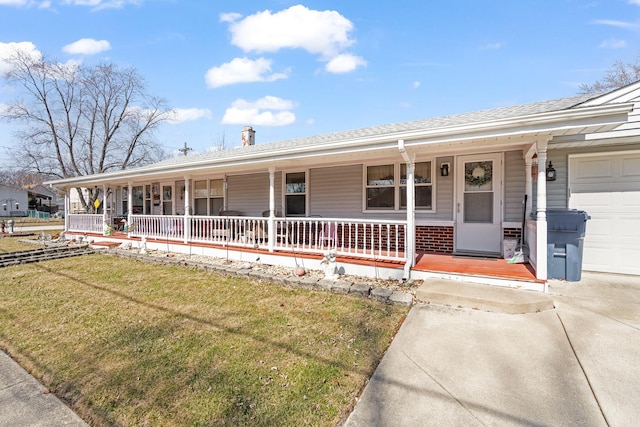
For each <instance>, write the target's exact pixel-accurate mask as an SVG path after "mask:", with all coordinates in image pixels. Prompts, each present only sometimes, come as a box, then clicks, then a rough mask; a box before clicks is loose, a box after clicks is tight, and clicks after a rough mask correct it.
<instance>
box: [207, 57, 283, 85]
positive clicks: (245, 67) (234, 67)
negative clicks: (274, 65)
mask: <svg viewBox="0 0 640 427" xmlns="http://www.w3.org/2000/svg"><path fill="white" fill-rule="evenodd" d="M286 78H287V74H286V73H271V60H269V59H265V58H258V59H256V60H255V61H254V60H252V59H249V58H235V59H233V60H232V61H231V62H227V63H226V64H222V65H221V66H219V67H213V68H210V69H209V70H208V71H207V73H206V74H205V81H206V83H207V86H208V87H211V88H216V87H220V86H226V85H232V84H235V83H249V82H272V81H274V80H279V79H286Z"/></svg>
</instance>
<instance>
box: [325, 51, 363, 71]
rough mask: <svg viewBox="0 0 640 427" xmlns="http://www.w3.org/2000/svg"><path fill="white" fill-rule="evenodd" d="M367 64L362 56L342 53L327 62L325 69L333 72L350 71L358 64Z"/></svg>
mask: <svg viewBox="0 0 640 427" xmlns="http://www.w3.org/2000/svg"><path fill="white" fill-rule="evenodd" d="M365 65H367V61H365V60H364V59H363V58H361V57H359V56H355V55H351V54H349V53H343V54H340V55H338V56H336V57H334V58H333V59H332V60H331V61H329V62H327V65H326V67H325V69H326V70H327V71H328V72H330V73H334V74H342V73H350V72H351V71H353V70H355V69H356V68H358V67H359V66H365Z"/></svg>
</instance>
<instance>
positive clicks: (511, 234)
mask: <svg viewBox="0 0 640 427" xmlns="http://www.w3.org/2000/svg"><path fill="white" fill-rule="evenodd" d="M502 238H503V239H510V240H519V239H520V229H519V228H504V229H503V230H502Z"/></svg>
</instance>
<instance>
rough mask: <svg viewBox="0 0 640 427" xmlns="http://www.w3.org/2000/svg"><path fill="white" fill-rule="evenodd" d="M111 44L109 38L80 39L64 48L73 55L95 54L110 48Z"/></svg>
mask: <svg viewBox="0 0 640 427" xmlns="http://www.w3.org/2000/svg"><path fill="white" fill-rule="evenodd" d="M110 49H111V45H110V44H109V42H108V41H107V40H95V39H80V40H78V41H75V42H73V43H70V44H68V45H66V46H64V47H63V48H62V50H63V51H64V52H66V53H70V54H72V55H95V54H96V53H100V52H104V51H106V50H110Z"/></svg>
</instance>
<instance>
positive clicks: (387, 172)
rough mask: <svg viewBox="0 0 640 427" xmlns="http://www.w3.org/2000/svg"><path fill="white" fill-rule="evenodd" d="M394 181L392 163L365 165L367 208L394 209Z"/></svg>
mask: <svg viewBox="0 0 640 427" xmlns="http://www.w3.org/2000/svg"><path fill="white" fill-rule="evenodd" d="M395 182H396V179H395V166H394V165H380V166H369V167H367V209H388V210H392V209H394V207H395V198H396V196H395V191H396V190H395V189H396V187H395Z"/></svg>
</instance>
